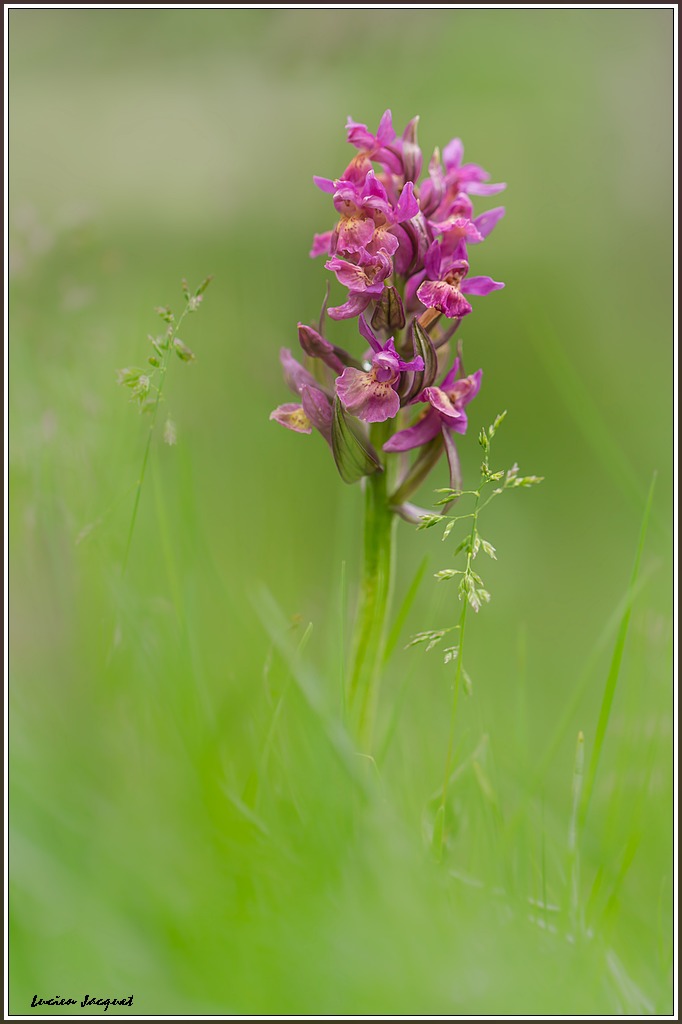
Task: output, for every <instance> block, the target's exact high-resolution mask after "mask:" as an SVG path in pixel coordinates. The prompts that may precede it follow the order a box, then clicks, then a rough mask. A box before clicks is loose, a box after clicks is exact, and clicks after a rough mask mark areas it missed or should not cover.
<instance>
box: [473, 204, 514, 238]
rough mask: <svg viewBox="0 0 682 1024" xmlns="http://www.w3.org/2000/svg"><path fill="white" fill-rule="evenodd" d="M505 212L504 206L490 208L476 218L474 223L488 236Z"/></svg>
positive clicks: (484, 235)
mask: <svg viewBox="0 0 682 1024" xmlns="http://www.w3.org/2000/svg"><path fill="white" fill-rule="evenodd" d="M505 212H506V211H505V208H504V206H496V207H495V209H494V210H488V211H487V212H486V213H482V214H480V215H479V216H478V217H476V218H475V220H474V224H475V225H476V227H477V228H478V230H479V231H480V233H481V234H482V235H483V237H484V238H487V237H488V235H489V234H490V232H491V231H492V230H493V228H494V227H495V225H496V224H497V222H498V221H499V220H501V219H502V217H504V215H505Z"/></svg>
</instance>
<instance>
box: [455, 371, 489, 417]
mask: <svg viewBox="0 0 682 1024" xmlns="http://www.w3.org/2000/svg"><path fill="white" fill-rule="evenodd" d="M482 377H483V370H476V373H471V374H469V376H468V377H461V378H460V379H459V380H458V381H455V383H454V384H453V385H452V386H451V387H450V388H449V394H450V397H451V398H452V399H453V401H454V402H455V404H456V405H457V407H458V408H459V407H460V406H462V405H468V404H469V402H471V401H472V400H473V399H474V398H475V397H476V395H477V394H478V392H479V391H480V390H481V378H482Z"/></svg>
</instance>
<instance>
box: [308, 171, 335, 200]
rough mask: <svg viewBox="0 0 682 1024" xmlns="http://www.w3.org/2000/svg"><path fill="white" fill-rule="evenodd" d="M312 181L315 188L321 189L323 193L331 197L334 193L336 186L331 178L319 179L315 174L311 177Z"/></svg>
mask: <svg viewBox="0 0 682 1024" xmlns="http://www.w3.org/2000/svg"><path fill="white" fill-rule="evenodd" d="M313 181H314V182H315V184H316V185H317V187H318V188H319V189H321V190H322V191H323V192H329V193H330V195H333V194H334V192H336V184H335V183H334V182H333V181H332V179H331V178H320V177H319V176H318V175H317V174H315V175H313Z"/></svg>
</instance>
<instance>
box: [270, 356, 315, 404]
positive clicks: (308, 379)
mask: <svg viewBox="0 0 682 1024" xmlns="http://www.w3.org/2000/svg"><path fill="white" fill-rule="evenodd" d="M279 361H280V362H281V364H282V369H283V371H284V379H285V381H286V383H287V386H288V387H289V389H290V390H291V391H293V392H294V394H295V395H300V393H301V388H303V387H304V386H305V385H308V384H309V385H312V387H317V386H318V384H317V381H316V380H315V378H314V377H313V375H312V373H309V372H308V371H307V370H306V368H305V367H304V366H301V364H300V363H299V362H297V361H296V359H294V357H293V356H292V354H291V350H290V349H288V348H281V349H280V350H279Z"/></svg>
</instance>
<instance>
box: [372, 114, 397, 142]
mask: <svg viewBox="0 0 682 1024" xmlns="http://www.w3.org/2000/svg"><path fill="white" fill-rule="evenodd" d="M376 137H377V142H378V143H379V144H380V145H381V146H388V145H389V143H391V142H393V140H394V138H395V132H394V131H393V117H392V115H391V111H390V110H385V111H384V112H383V114H382V115H381V120H380V121H379V127H378V128H377V136H376Z"/></svg>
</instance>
